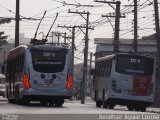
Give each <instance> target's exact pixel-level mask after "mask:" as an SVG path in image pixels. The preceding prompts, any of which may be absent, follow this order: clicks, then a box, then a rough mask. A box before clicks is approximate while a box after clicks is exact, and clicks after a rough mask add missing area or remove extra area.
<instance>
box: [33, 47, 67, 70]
mask: <svg viewBox="0 0 160 120" xmlns="http://www.w3.org/2000/svg"><path fill="white" fill-rule="evenodd" d="M66 52H67V50H64V49H59V50H54V51H53V50H39V49H31V55H32V63H33V68H34V70H35V71H37V72H44V73H56V72H61V71H62V70H63V69H64V66H65V61H66Z"/></svg>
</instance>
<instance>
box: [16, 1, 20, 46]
mask: <svg viewBox="0 0 160 120" xmlns="http://www.w3.org/2000/svg"><path fill="white" fill-rule="evenodd" d="M19 20H20V15H19V0H16V23H15V47H17V46H18V45H19Z"/></svg>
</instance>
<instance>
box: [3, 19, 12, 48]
mask: <svg viewBox="0 0 160 120" xmlns="http://www.w3.org/2000/svg"><path fill="white" fill-rule="evenodd" d="M10 22H11V19H10V18H0V25H1V24H5V23H10ZM7 38H8V36H6V35H4V31H3V32H0V47H1V46H2V45H5V44H7V43H8V42H7V40H6V39H7Z"/></svg>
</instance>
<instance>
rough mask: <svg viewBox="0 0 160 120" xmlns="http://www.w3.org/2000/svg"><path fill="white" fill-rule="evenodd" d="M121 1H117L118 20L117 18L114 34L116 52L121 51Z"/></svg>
mask: <svg viewBox="0 0 160 120" xmlns="http://www.w3.org/2000/svg"><path fill="white" fill-rule="evenodd" d="M120 4H121V2H120V1H117V2H116V20H115V34H114V52H115V53H118V52H119V26H120V25H119V23H120Z"/></svg>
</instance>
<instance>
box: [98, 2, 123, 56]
mask: <svg viewBox="0 0 160 120" xmlns="http://www.w3.org/2000/svg"><path fill="white" fill-rule="evenodd" d="M95 2H100V3H107V4H109V5H110V6H111V7H112V8H113V9H114V10H115V12H116V15H102V17H115V29H114V30H115V33H114V42H113V43H114V53H118V52H119V30H120V29H119V26H120V18H125V16H121V14H120V4H121V2H120V1H117V2H109V1H97V0H95ZM111 4H116V8H114V7H113V6H112V5H111Z"/></svg>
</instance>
